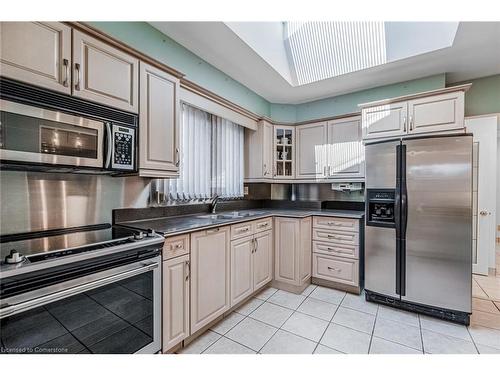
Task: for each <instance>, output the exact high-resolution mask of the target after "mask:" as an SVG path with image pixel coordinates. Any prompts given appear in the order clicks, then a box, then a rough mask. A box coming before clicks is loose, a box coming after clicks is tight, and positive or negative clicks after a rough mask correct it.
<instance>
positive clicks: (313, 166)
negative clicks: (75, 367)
mask: <svg viewBox="0 0 500 375" xmlns="http://www.w3.org/2000/svg"><path fill="white" fill-rule="evenodd" d="M296 134H297V135H296V137H297V139H296V142H295V143H296V145H297V155H296V156H297V157H296V163H295V165H296V172H295V177H296V178H304V179H310V178H325V177H327V173H328V171H327V159H326V156H327V153H326V149H327V142H326V140H327V137H326V123H325V122H319V123H314V124H306V125H300V126H297V133H296Z"/></svg>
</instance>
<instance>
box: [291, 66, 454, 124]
mask: <svg viewBox="0 0 500 375" xmlns="http://www.w3.org/2000/svg"><path fill="white" fill-rule="evenodd" d="M443 87H445V75H444V74H438V75H434V76H430V77H426V78H421V79H415V80H412V81H407V82H400V83H395V84H392V85H387V86H381V87H375V88H372V89H368V90H363V91H357V92H353V93H349V94H345V95H339V96H335V97H331V98H326V99H321V100H316V101H313V102H309V103H304V104H299V105H297V121H307V120H312V119H315V118H324V117H331V116H338V115H342V114H346V113H353V112H358V111H359V109H358V104H359V103H366V102H371V101H374V100H380V99H385V98H392V97H396V96H401V95H407V94H413V93H417V92H421V91H429V90H434V89H439V88H443Z"/></svg>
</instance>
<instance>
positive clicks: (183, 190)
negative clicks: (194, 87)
mask: <svg viewBox="0 0 500 375" xmlns="http://www.w3.org/2000/svg"><path fill="white" fill-rule="evenodd" d="M181 116H182V117H181V121H182V122H181V132H180V138H181V155H180V177H179V178H177V179H171V180H169V183H168V189H169V197H170V199H174V200H177V199H183V200H186V199H207V198H210V197H212V196H213V195H214V194H217V195H219V196H221V197H225V198H238V197H242V196H243V134H244V128H243V127H242V126H239V125H237V124H235V123H233V122H231V121H229V120H226V119H223V118H220V117H217V116H214V115H210V114H209V113H206V112H204V111H202V110H200V109H197V108H194V107H191V106H189V105H187V104H183V105H182V114H181Z"/></svg>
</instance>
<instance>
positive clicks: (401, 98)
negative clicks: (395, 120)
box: [358, 83, 472, 108]
mask: <svg viewBox="0 0 500 375" xmlns="http://www.w3.org/2000/svg"><path fill="white" fill-rule="evenodd" d="M471 86H472V83H466V84H463V85H457V86H450V87H446V88H442V89H436V90H431V91H424V92H419V93H416V94H410V95H404V96H397V97H394V98H388V99H382V100H375V101H373V102H367V103H361V104H358V108H367V107H375V106H379V105H384V104H390V103H397V102H404V101H407V100H412V99H418V98H424V97H427V96H433V95H439V94H446V93H449V92H456V91H463V92H466V91H467V90H469V89H470V87H471Z"/></svg>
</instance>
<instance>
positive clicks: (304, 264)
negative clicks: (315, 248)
mask: <svg viewBox="0 0 500 375" xmlns="http://www.w3.org/2000/svg"><path fill="white" fill-rule="evenodd" d="M311 223H312V219H311V218H310V217H308V218H306V219H302V220H301V221H300V245H299V248H298V249H297V251H298V254H299V255H298V257H299V280H300V284H303V283H304V282H306V281H307V280H308V279H310V278H311V256H312V238H311Z"/></svg>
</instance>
